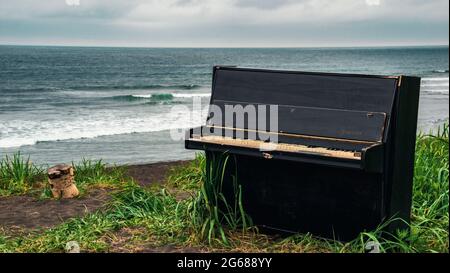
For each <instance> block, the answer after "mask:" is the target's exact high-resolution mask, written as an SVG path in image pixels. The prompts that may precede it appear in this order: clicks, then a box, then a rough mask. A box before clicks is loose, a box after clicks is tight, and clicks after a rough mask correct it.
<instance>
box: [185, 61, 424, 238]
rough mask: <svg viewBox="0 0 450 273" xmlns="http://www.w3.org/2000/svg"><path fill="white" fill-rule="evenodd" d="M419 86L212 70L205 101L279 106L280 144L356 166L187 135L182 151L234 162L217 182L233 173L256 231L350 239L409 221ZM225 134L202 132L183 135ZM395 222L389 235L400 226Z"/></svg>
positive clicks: (404, 80)
mask: <svg viewBox="0 0 450 273" xmlns="http://www.w3.org/2000/svg"><path fill="white" fill-rule="evenodd" d="M419 89H420V78H416V77H405V76H403V77H385V76H371V75H349V74H330V73H310V72H295V71H273V70H260V69H244V68H235V67H227V68H225V67H215V68H214V74H213V91H212V92H213V94H212V97H211V104H219V105H222V106H223V103H224V102H232V103H233V102H235V103H239V104H242V103H243V104H244V105H248V104H250V105H251V104H279V105H280V106H281V109H286V111H284V110H282V111H281V114H280V115H279V118H280V120H279V123H280V128H281V129H280V130H279V132H280V133H289V134H288V135H283V134H280V135H279V137H278V140H279V142H282V143H292V144H303V145H313V146H320V147H327V148H333V149H342V150H352V151H357V152H361V154H362V157H361V160H350V159H342V158H333V157H324V156H320V155H315V154H308V153H292V152H291V153H288V152H271V155H272V159H265V158H264V155H263V153H262V152H261V151H259V150H255V149H252V148H245V147H240V148H237V147H232V146H226V145H217V144H207V143H202V142H201V141H196V140H192V139H191V140H189V139H188V140H187V141H186V148H188V149H201V150H205V151H207V153H206V154H207V160H210V159H211V157H214V156H219V155H220V154H222V153H224V152H227V153H228V154H230V155H231V156H232V157H233V160H232V161H231V162H232V163H233V164H235V166H231V165H230V169H229V170H228V171H227V176H226V177H225V179H226V180H227V179H231V176H232V175H233V171H234V170H235V169H237V177H238V181H239V183H241V184H242V187H243V198H244V200H243V202H244V205H245V207H246V209H247V211H248V213H249V214H250V216H251V217H252V218H253V220H254V222H255V223H256V224H257V225H260V226H265V227H270V228H274V229H280V230H289V231H293V232H298V231H300V232H312V233H314V234H317V235H321V236H325V237H331V238H336V239H340V240H349V239H352V238H354V237H355V236H357V234H358V233H359V232H361V231H363V230H371V229H374V228H376V226H377V225H379V224H381V223H382V222H383V221H385V220H387V219H389V218H391V217H394V216H395V217H399V218H400V219H402V220H403V221H405V222H409V220H410V210H411V194H412V182H413V169H414V148H415V139H416V124H417V110H418V100H419ZM292 109H295V110H294V111H292ZM208 122H209V121H208ZM216 122H217V121H216ZM208 125H214V126H223V125H224V124H220V123H219V124H211V123H210V122H209V123H208ZM234 125H235V124H234ZM238 129H248V128H246V127H245V125H244V128H238ZM227 130H228V132H227ZM229 130H231V131H232V133H235V131H234V130H233V129H225V130H218V131H217V130H215V131H213V132H211V131H210V128H209V127H202V129H201V130H200V129H198V130H193V129H192V130H191V131H190V132H189V133H188V137H190V136H192V134H193V133H194V131H196V133H198V132H201V134H202V135H210V134H213V135H225V132H227V133H229ZM305 136H307V137H305ZM315 137H317V138H315ZM244 138H245V135H244ZM235 167H236V168H235ZM225 194H226V195H227V196H229V197H231V196H232V194H229V193H228V194H227V190H225ZM403 221H394V222H393V223H392V224H391V225H389V226H388V230H390V231H393V230H394V229H397V228H401V229H406V228H407V225H405V224H404V223H403Z"/></svg>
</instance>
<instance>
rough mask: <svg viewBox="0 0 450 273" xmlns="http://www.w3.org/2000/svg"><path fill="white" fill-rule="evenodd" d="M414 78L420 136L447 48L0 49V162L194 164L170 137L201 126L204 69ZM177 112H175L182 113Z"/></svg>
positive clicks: (435, 101)
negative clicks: (14, 156)
mask: <svg viewBox="0 0 450 273" xmlns="http://www.w3.org/2000/svg"><path fill="white" fill-rule="evenodd" d="M214 65H237V66H242V67H257V68H271V69H285V70H302V71H320V72H339V73H361V74H381V75H400V74H404V75H414V76H420V77H422V87H421V97H420V108H419V121H418V126H419V130H421V131H423V132H428V131H429V130H431V129H433V128H436V127H437V126H439V125H441V124H443V123H444V122H446V121H448V117H449V48H448V46H441V47H405V48H400V47H391V48H388V47H387V48H286V49H270V48H264V49H263V48H258V49H250V48H245V49H244V48H243V49H237V48H236V49H219V48H210V49H206V48H205V49H203V48H198V49H182V48H179V49H178V48H177V49H174V48H104V47H47V46H0V156H1V157H3V156H4V155H6V154H11V153H14V152H17V151H20V152H21V154H22V155H26V156H28V155H29V156H30V158H31V160H32V161H33V162H34V163H36V164H42V165H52V164H56V163H62V162H67V163H70V162H72V161H80V160H81V159H82V158H88V159H102V160H104V162H106V163H109V164H141V163H152V162H157V161H171V160H179V159H189V158H193V157H194V152H193V151H187V150H185V149H184V144H183V141H182V140H176V141H174V140H172V138H171V134H170V130H172V129H177V128H187V127H190V126H194V125H200V124H199V123H201V118H197V119H196V120H194V121H193V120H192V119H191V118H190V117H191V113H193V115H194V116H201V113H200V111H198V109H193V106H192V103H193V100H196V99H197V100H200V101H202V102H203V103H204V104H205V105H207V102H208V100H209V93H210V88H211V76H212V67H213V66H214ZM180 106H181V107H180Z"/></svg>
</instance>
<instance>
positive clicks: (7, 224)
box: [0, 161, 189, 233]
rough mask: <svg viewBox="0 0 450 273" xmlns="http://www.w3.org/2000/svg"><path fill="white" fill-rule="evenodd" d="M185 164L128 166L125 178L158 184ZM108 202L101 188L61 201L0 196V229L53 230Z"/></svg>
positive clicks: (13, 231) (142, 182) (185, 162)
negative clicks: (176, 168)
mask: <svg viewBox="0 0 450 273" xmlns="http://www.w3.org/2000/svg"><path fill="white" fill-rule="evenodd" d="M188 162H189V161H175V162H162V163H155V164H147V165H135V166H128V167H127V170H128V175H130V176H131V177H133V178H134V179H135V180H136V181H137V182H138V183H139V184H141V185H143V186H147V185H150V184H152V183H162V182H164V181H165V180H166V178H167V175H168V173H169V171H170V170H171V169H172V168H174V167H178V166H183V165H185V164H187V163H188ZM109 199H110V196H109V193H108V191H107V190H105V189H95V190H92V191H90V192H89V193H88V194H87V195H86V196H84V197H81V198H75V199H65V200H38V199H36V198H35V197H32V196H10V197H0V228H2V229H4V230H6V231H7V232H11V233H15V232H31V231H38V230H40V229H46V228H51V227H54V226H56V225H58V224H60V223H62V222H64V221H66V220H68V219H70V218H74V217H80V216H83V215H84V214H86V213H91V212H94V211H96V210H98V209H101V208H102V207H103V206H104V205H105V203H106V202H107V201H108V200H109Z"/></svg>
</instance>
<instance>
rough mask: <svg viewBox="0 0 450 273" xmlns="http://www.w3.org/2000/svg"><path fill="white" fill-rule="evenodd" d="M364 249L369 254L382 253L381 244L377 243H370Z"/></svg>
mask: <svg viewBox="0 0 450 273" xmlns="http://www.w3.org/2000/svg"><path fill="white" fill-rule="evenodd" d="M364 248H365V250H366V252H368V253H380V243H378V242H375V241H368V242H367V243H366V245H365V247H364Z"/></svg>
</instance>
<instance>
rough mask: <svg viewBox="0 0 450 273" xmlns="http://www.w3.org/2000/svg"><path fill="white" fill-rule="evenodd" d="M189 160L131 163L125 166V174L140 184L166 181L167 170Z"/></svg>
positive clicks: (182, 164) (185, 163)
mask: <svg viewBox="0 0 450 273" xmlns="http://www.w3.org/2000/svg"><path fill="white" fill-rule="evenodd" d="M189 162H190V161H172V162H159V163H154V164H145V165H131V166H128V167H127V174H128V175H130V176H131V177H133V178H134V180H136V182H137V183H139V184H140V185H141V186H147V185H150V184H152V183H163V182H164V181H166V179H167V176H168V174H169V171H170V170H171V169H173V168H176V167H181V166H185V165H187V164H189Z"/></svg>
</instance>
